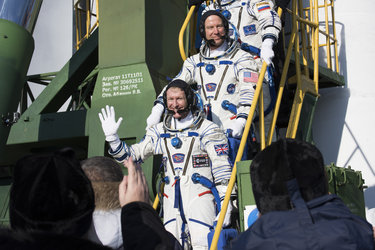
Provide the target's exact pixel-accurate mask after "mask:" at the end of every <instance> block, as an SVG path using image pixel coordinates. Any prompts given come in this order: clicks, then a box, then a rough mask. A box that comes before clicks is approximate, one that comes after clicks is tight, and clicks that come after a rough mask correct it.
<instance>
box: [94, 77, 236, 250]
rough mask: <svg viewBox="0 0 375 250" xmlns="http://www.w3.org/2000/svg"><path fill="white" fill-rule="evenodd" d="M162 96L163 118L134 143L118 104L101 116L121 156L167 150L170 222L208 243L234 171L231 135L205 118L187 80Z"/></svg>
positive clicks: (199, 243) (187, 240)
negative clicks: (124, 131)
mask: <svg viewBox="0 0 375 250" xmlns="http://www.w3.org/2000/svg"><path fill="white" fill-rule="evenodd" d="M163 98H164V103H165V105H166V107H167V114H166V116H165V117H164V121H163V122H160V123H158V124H156V125H153V126H151V127H150V128H148V129H147V132H146V135H145V137H144V138H143V139H142V140H141V142H139V143H137V144H133V145H131V146H130V145H126V144H125V142H122V141H120V139H119V137H118V135H117V130H118V128H119V126H120V123H121V121H122V118H119V120H118V121H117V122H116V120H115V112H114V108H113V107H108V106H106V109H104V108H103V109H102V111H101V113H99V118H100V120H101V123H102V128H103V131H104V134H105V136H106V141H108V142H109V145H110V150H109V153H110V154H111V155H112V156H113V157H114V159H115V160H117V161H118V162H122V161H124V159H126V158H127V157H129V156H131V157H132V158H133V160H135V161H139V160H144V159H146V158H147V157H149V156H152V155H157V154H161V155H163V163H164V173H165V178H164V180H165V186H164V193H163V211H164V225H165V228H166V229H167V230H168V231H169V232H171V233H172V234H173V235H174V236H175V237H176V238H177V239H179V241H180V242H181V244H182V245H183V246H187V244H191V246H192V247H193V248H194V249H207V248H208V242H207V234H208V233H209V232H210V227H212V226H213V223H214V221H215V220H217V219H218V216H219V214H217V211H218V210H220V206H221V203H222V201H221V199H223V198H224V196H225V192H226V189H227V184H228V180H229V178H230V174H231V166H230V164H229V162H228V150H229V149H228V142H227V138H226V136H225V135H224V133H223V132H222V130H221V129H220V128H219V127H218V126H217V125H216V124H214V123H213V122H211V121H209V120H207V119H205V118H204V116H203V115H202V111H201V110H200V109H199V108H197V105H196V103H197V100H196V95H195V93H194V92H193V90H192V89H191V88H190V86H189V85H188V84H187V83H186V82H184V81H182V80H174V81H172V82H171V83H170V84H169V85H168V86H167V88H166V90H165V92H164V94H163ZM215 203H216V206H217V207H216V208H215ZM231 210H232V205H231V204H229V205H228V210H227V214H226V216H225V221H224V225H228V224H230V215H229V214H230V212H231Z"/></svg>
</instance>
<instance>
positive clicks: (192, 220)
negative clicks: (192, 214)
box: [189, 218, 211, 228]
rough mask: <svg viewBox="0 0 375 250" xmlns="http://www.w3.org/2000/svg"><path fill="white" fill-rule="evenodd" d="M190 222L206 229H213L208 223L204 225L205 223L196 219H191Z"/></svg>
mask: <svg viewBox="0 0 375 250" xmlns="http://www.w3.org/2000/svg"><path fill="white" fill-rule="evenodd" d="M189 221H191V222H195V223H198V224H201V225H203V226H206V227H208V228H210V227H211V225H208V224H207V223H204V222H202V221H199V220H196V219H192V218H189Z"/></svg>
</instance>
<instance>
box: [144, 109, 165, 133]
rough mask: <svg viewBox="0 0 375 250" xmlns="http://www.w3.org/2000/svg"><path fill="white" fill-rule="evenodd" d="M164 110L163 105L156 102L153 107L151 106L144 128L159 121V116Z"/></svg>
mask: <svg viewBox="0 0 375 250" xmlns="http://www.w3.org/2000/svg"><path fill="white" fill-rule="evenodd" d="M163 112H164V106H163V105H162V104H160V103H156V104H155V106H154V107H152V110H151V114H150V115H149V116H148V117H147V120H146V122H147V127H146V130H147V129H149V128H150V127H152V126H153V125H155V124H158V123H159V122H160V118H161V116H162V114H163Z"/></svg>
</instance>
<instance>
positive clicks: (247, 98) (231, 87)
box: [158, 40, 261, 131]
mask: <svg viewBox="0 0 375 250" xmlns="http://www.w3.org/2000/svg"><path fill="white" fill-rule="evenodd" d="M210 67H211V68H213V69H212V71H209V70H210ZM260 67H261V61H260V59H259V58H257V57H254V56H253V55H252V54H250V53H247V52H245V51H243V50H241V49H240V48H239V44H238V43H237V42H235V41H233V40H231V42H229V44H228V43H227V42H224V43H223V44H222V45H221V46H220V47H219V48H217V49H216V50H213V51H210V49H209V47H208V46H207V45H206V44H204V45H202V47H201V50H200V53H199V54H196V55H193V56H191V57H189V58H187V59H186V60H185V62H184V64H183V67H182V69H181V71H180V73H179V74H178V75H177V76H176V77H175V79H181V80H184V81H185V82H187V83H188V84H194V83H197V84H198V92H199V94H200V96H201V98H202V102H203V104H204V106H205V108H206V109H209V108H211V113H212V121H213V122H214V123H216V124H217V125H218V126H219V127H220V128H221V129H223V131H226V130H227V129H229V128H231V123H233V122H234V120H235V119H238V118H244V119H245V120H246V119H247V116H248V113H249V111H250V105H251V102H252V100H253V97H254V87H255V86H256V83H257V81H258V73H257V72H258V71H259V69H260ZM158 100H159V101H160V102H161V100H162V93H161V95H160V96H159V97H158ZM224 101H227V104H228V105H229V106H234V107H235V109H231V108H229V109H228V108H225V107H223V102H224ZM228 105H227V106H228ZM209 106H211V107H209ZM206 114H207V116H209V112H206Z"/></svg>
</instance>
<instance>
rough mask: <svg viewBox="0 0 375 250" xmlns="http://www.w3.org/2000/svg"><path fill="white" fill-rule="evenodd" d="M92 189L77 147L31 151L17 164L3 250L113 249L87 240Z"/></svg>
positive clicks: (0, 244) (0, 240) (2, 237)
mask: <svg viewBox="0 0 375 250" xmlns="http://www.w3.org/2000/svg"><path fill="white" fill-rule="evenodd" d="M94 208H95V203H94V192H93V189H92V187H91V183H90V181H89V179H88V178H87V177H86V175H85V173H84V172H83V170H82V169H81V166H80V163H79V161H78V160H77V159H76V158H75V154H74V151H73V150H72V149H70V148H65V149H62V150H60V151H57V152H55V153H49V154H35V155H29V156H25V157H23V158H21V159H20V160H18V162H17V163H16V165H15V167H14V173H13V183H12V186H11V190H10V201H9V218H10V226H11V229H12V230H6V229H4V230H2V232H1V233H0V248H1V249H109V248H107V247H105V246H101V245H98V244H95V243H93V242H91V241H89V240H86V239H84V238H85V235H86V233H87V232H88V230H89V228H90V226H91V223H92V213H93V211H94Z"/></svg>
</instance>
